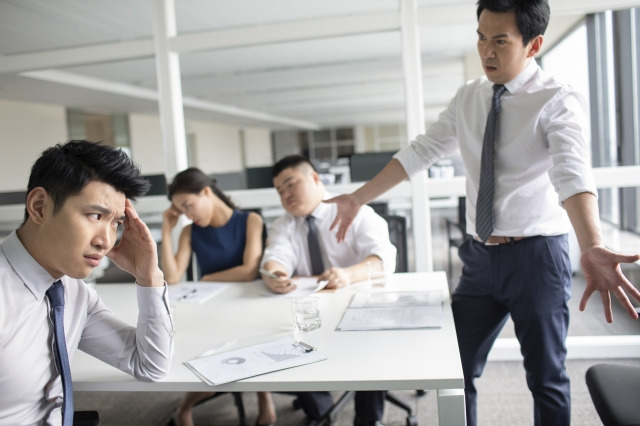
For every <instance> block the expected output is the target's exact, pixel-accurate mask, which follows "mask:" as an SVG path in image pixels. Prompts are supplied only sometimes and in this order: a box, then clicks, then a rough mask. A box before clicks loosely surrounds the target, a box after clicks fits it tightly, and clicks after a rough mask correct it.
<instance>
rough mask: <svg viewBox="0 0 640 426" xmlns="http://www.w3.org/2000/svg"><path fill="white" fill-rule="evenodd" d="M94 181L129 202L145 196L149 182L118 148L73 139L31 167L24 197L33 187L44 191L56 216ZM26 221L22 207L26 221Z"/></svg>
mask: <svg viewBox="0 0 640 426" xmlns="http://www.w3.org/2000/svg"><path fill="white" fill-rule="evenodd" d="M93 181H99V182H104V183H106V184H108V185H111V186H113V187H114V188H115V189H116V191H118V192H121V193H123V194H124V195H125V196H126V197H127V198H129V199H135V198H136V197H139V196H141V195H144V194H146V193H147V191H149V188H150V184H149V181H147V180H145V179H143V178H142V177H141V176H140V169H139V168H138V167H137V166H136V164H135V163H134V162H133V161H132V160H131V159H130V158H129V156H128V155H127V154H126V153H125V152H123V151H122V150H121V149H119V148H114V147H111V146H107V145H103V144H101V143H98V142H89V141H85V140H72V141H68V142H66V143H64V144H57V145H55V146H52V147H50V148H47V149H46V150H44V151H43V152H42V155H41V156H40V158H38V159H37V160H36V162H35V163H34V164H33V167H32V168H31V174H30V176H29V183H28V185H27V194H29V193H30V192H31V191H32V190H33V189H34V188H37V187H42V188H44V189H45V190H46V191H47V193H48V194H49V196H50V197H51V199H52V200H53V213H54V214H56V213H58V212H59V211H60V209H62V206H63V205H64V203H65V201H66V200H67V198H69V197H70V196H73V195H77V194H79V193H80V192H81V191H82V189H83V188H84V187H85V186H86V185H87V184H88V183H90V182H93ZM28 218H29V212H28V211H27V209H26V208H25V213H24V220H25V222H26V221H27V219H28Z"/></svg>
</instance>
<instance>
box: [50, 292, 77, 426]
mask: <svg viewBox="0 0 640 426" xmlns="http://www.w3.org/2000/svg"><path fill="white" fill-rule="evenodd" d="M46 294H47V297H48V298H49V302H50V304H51V317H52V319H53V331H54V335H55V351H56V364H57V365H58V370H59V371H60V376H61V377H62V391H63V398H64V405H63V406H62V424H63V426H71V425H72V424H73V386H72V382H71V368H70V367H69V357H68V356H67V343H66V341H65V338H64V286H63V285H62V283H61V282H60V280H58V281H56V282H55V283H53V285H52V286H51V287H49V290H47V293H46Z"/></svg>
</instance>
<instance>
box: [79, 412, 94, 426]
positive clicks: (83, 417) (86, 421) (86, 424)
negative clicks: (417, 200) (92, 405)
mask: <svg viewBox="0 0 640 426" xmlns="http://www.w3.org/2000/svg"><path fill="white" fill-rule="evenodd" d="M98 423H100V416H98V412H97V411H74V412H73V426H97V425H98Z"/></svg>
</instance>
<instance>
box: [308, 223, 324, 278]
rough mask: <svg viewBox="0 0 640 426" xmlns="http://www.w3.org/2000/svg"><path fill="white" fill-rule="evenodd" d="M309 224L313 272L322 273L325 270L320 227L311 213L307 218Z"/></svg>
mask: <svg viewBox="0 0 640 426" xmlns="http://www.w3.org/2000/svg"><path fill="white" fill-rule="evenodd" d="M305 220H306V221H307V225H308V226H309V232H308V234H307V243H308V244H309V258H310V260H311V273H312V274H313V275H320V274H321V273H323V272H324V267H323V265H322V252H321V251H320V242H319V241H318V228H316V223H315V221H316V218H315V217H313V216H311V215H309V216H307V218H306V219H305Z"/></svg>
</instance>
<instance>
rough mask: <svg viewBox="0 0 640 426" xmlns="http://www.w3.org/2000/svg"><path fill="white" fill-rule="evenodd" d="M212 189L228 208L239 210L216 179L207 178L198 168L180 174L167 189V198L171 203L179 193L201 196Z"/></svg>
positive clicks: (191, 168)
mask: <svg viewBox="0 0 640 426" xmlns="http://www.w3.org/2000/svg"><path fill="white" fill-rule="evenodd" d="M207 186H208V187H210V188H211V190H212V191H213V193H214V194H216V196H217V197H218V198H220V199H221V200H222V201H223V202H224V203H225V204H226V205H227V206H229V207H231V208H232V209H234V210H238V207H237V206H236V205H235V204H233V202H232V201H231V198H229V196H228V195H226V194H225V193H224V192H222V190H221V189H220V188H218V183H217V181H216V180H215V179H213V178H211V177H209V176H207V175H206V174H205V173H204V172H203V171H202V170H200V169H198V168H196V167H189V168H188V169H185V170H183V171H181V172H180V173H178V174H177V175H176V176H175V177H174V178H173V182H171V184H170V185H169V186H168V187H167V197H168V198H169V201H171V198H172V197H173V196H174V195H175V194H178V193H182V194H199V193H200V191H202V190H203V189H204V188H206V187H207Z"/></svg>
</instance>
